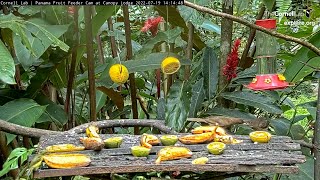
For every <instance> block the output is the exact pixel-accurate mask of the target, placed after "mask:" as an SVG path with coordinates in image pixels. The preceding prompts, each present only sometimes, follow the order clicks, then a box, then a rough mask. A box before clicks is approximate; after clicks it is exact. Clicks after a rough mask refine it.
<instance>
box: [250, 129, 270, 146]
mask: <svg viewBox="0 0 320 180" xmlns="http://www.w3.org/2000/svg"><path fill="white" fill-rule="evenodd" d="M249 136H250V139H251V140H252V141H253V142H258V143H268V142H269V141H270V139H271V134H270V133H269V132H266V131H254V132H251V133H250V134H249Z"/></svg>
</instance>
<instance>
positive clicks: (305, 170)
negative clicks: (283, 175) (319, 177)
mask: <svg viewBox="0 0 320 180" xmlns="http://www.w3.org/2000/svg"><path fill="white" fill-rule="evenodd" d="M298 166H299V169H300V171H299V173H297V174H291V175H288V177H289V179H291V180H299V179H303V180H314V159H313V158H312V157H307V161H306V162H305V163H303V164H299V165H298Z"/></svg>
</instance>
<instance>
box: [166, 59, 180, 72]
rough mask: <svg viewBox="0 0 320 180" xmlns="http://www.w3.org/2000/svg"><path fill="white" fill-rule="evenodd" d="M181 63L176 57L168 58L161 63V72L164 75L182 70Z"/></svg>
mask: <svg viewBox="0 0 320 180" xmlns="http://www.w3.org/2000/svg"><path fill="white" fill-rule="evenodd" d="M180 66H181V65H180V61H179V59H177V58H175V57H167V58H165V59H164V60H163V61H162V63H161V70H162V72H163V73H164V74H173V73H176V72H177V71H178V70H179V69H180Z"/></svg>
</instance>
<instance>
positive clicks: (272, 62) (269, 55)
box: [246, 19, 289, 90]
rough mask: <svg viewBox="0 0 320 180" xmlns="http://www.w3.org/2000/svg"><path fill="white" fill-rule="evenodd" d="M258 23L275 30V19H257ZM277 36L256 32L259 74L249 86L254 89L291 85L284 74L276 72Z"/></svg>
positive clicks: (270, 88) (278, 87)
mask: <svg viewBox="0 0 320 180" xmlns="http://www.w3.org/2000/svg"><path fill="white" fill-rule="evenodd" d="M256 25H258V26H261V27H264V28H267V29H270V30H275V28H276V20H275V19H264V20H257V21H256ZM276 56H277V41H276V38H275V37H273V36H270V35H268V34H266V33H264V32H261V31H257V33H256V59H257V67H258V74H257V75H256V77H255V78H253V80H252V81H251V83H250V84H249V85H246V87H247V88H249V89H252V90H276V89H284V88H286V87H288V86H289V83H288V82H286V78H285V77H284V76H283V75H282V74H278V73H276V69H277V68H276V60H277V57H276Z"/></svg>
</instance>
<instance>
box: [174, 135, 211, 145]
mask: <svg viewBox="0 0 320 180" xmlns="http://www.w3.org/2000/svg"><path fill="white" fill-rule="evenodd" d="M214 137H215V133H214V132H207V133H202V134H192V135H186V136H182V137H180V138H179V141H180V142H181V143H183V144H201V143H208V142H211V141H213V139H214Z"/></svg>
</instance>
